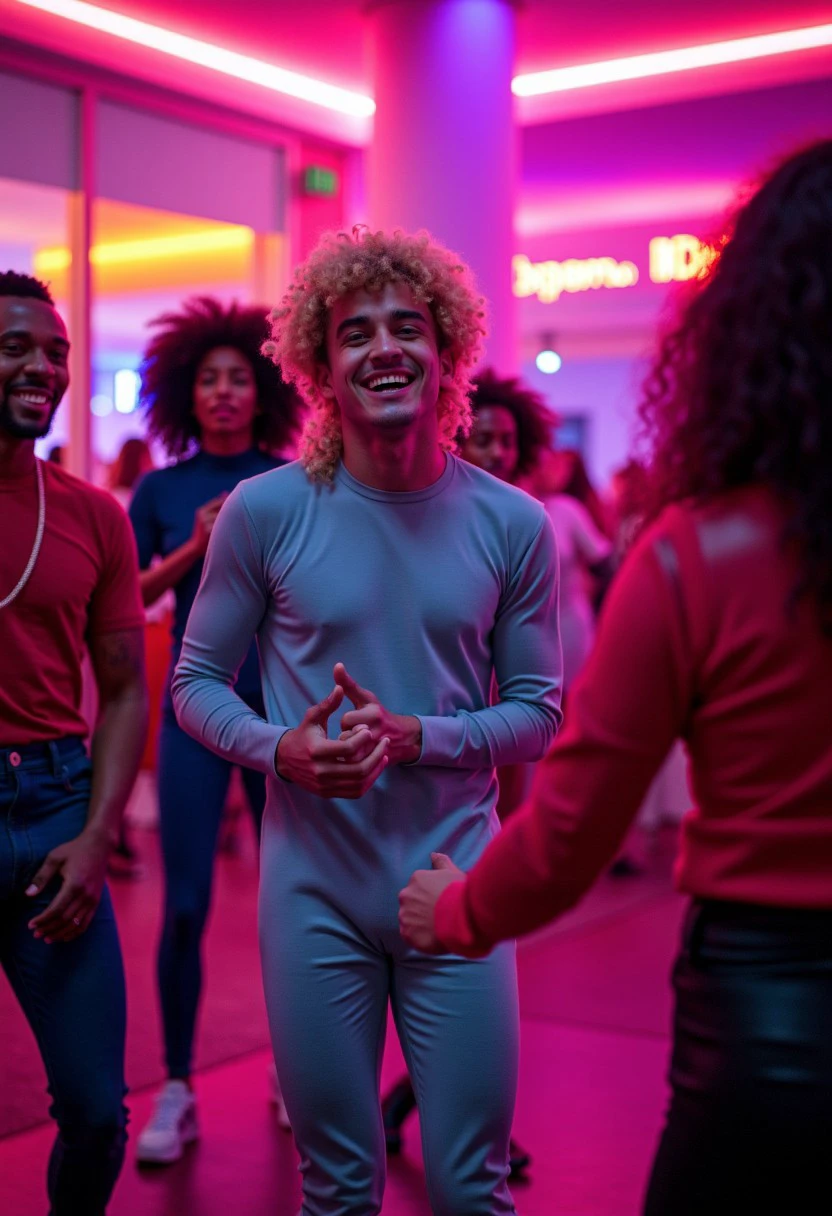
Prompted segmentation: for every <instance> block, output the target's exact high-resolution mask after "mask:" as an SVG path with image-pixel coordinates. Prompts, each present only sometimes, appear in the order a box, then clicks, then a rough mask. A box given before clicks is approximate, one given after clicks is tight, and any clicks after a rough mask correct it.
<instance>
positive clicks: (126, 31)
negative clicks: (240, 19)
mask: <svg viewBox="0 0 832 1216" xmlns="http://www.w3.org/2000/svg"><path fill="white" fill-rule="evenodd" d="M18 3H20V4H25V5H27V6H28V7H29V8H36V9H40V10H41V12H44V13H51V14H52V15H53V16H55V17H64V18H66V20H67V21H75V22H77V23H78V24H79V25H86V26H88V27H89V28H90V29H93V30H100V31H101V32H103V33H105V34H113V35H114V36H115V37H116V38H125V39H127V41H128V42H135V43H138V44H139V45H140V46H146V47H150V48H151V49H152V50H154V51H162V53H163V54H165V55H174V56H176V58H177V59H187V60H188V61H189V62H190V63H198V64H200V65H201V66H202V67H206V68H212V69H213V70H214V71H215V72H223V73H225V75H226V76H236V77H237V78H238V79H239V80H246V81H249V82H250V83H252V84H259V85H262V86H263V87H264V88H266V89H271V90H273V92H275V93H285V94H288V96H289V97H298V98H300V99H301V101H310V102H312V104H313V105H316V106H324V107H325V108H326V109H329V110H336V111H337V112H338V113H340V114H351V115H354V116H356V117H359V118H366V117H369V115H371V114H373V113H375V108H376V104H375V102H374V101H373V99H372V98H371V97H364V96H363V95H362V94H361V93H353V92H352V91H351V90H350V89H341V88H338V86H337V85H333V84H325V83H324V82H323V81H322V80H313V79H312V77H311V76H301V75H300V74H299V73H298V72H290V71H289V70H288V69H286V68H278V67H275V66H274V65H273V64H270V63H265V62H264V61H263V60H262V59H253V58H251V56H249V55H241V54H238V52H236V51H228V50H225V48H223V47H219V46H213V45H212V44H211V43H209V42H202V41H201V40H200V39H198V38H190V37H188V36H187V35H186V34H176V33H174V32H173V31H172V30H166V29H162V28H161V26H158V25H150V24H149V23H148V22H147V21H137V20H136V19H135V18H134V17H125V16H123V15H122V14H121V13H114V12H112V10H111V9H106V8H98V7H97V6H96V5H94V4H86V3H85V2H84V0H18Z"/></svg>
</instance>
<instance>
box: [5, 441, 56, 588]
mask: <svg viewBox="0 0 832 1216" xmlns="http://www.w3.org/2000/svg"><path fill="white" fill-rule="evenodd" d="M35 476H36V478H37V483H38V529H37V532H36V533H35V543H34V545H33V546H32V552H31V553H30V554H29V560H28V562H27V563H26V569H25V570H24V571H23V573H22V574H21V576H20V581H19V582H18V584H17V586H16V587H13V588H12V590H11V591H10V592H9V594H8V595H7V596H6V598H5V599H4V600H0V608H6V607H8V605H9V604H10V603H11V602H12V600H16V599H17V597H18V596H19V595H20V593H21V591H22V590H23V588H24V587H25V586H26V584H27V583H28V581H29V579H30V578H31V576H32V571H33V570H34V568H35V562H36V561H37V560H38V554H39V553H40V546H41V543H42V541H43V530H44V528H45V527H46V495H45V493H44V490H43V469H42V468H41V462H40V461H39V460H38V458H37V457H35Z"/></svg>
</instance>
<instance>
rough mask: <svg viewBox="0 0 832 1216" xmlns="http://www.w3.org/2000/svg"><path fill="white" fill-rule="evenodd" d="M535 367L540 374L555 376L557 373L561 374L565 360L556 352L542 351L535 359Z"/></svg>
mask: <svg viewBox="0 0 832 1216" xmlns="http://www.w3.org/2000/svg"><path fill="white" fill-rule="evenodd" d="M535 365H536V367H537V370H538V371H539V372H545V374H546V375H547V376H553V375H554V374H555V372H559V371H560V369H561V367H562V365H563V359H561V357H560V355H559V354H558V352H557V351H556V350H542V351H540V353H539V354H538V356H537V358H536V359H535Z"/></svg>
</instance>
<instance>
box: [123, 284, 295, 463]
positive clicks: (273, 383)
mask: <svg viewBox="0 0 832 1216" xmlns="http://www.w3.org/2000/svg"><path fill="white" fill-rule="evenodd" d="M267 315H268V309H267V308H265V307H263V308H260V307H256V306H255V307H243V306H242V305H241V304H238V303H236V302H234V303H233V304H230V305H227V306H226V305H225V304H222V303H221V302H220V301H219V300H215V299H213V298H212V297H211V296H196V297H194V298H193V299H191V300H186V301H185V303H184V305H183V306H182V310H181V312H166V313H162V315H161V316H159V317H156V318H155V319H154V320H153V321H151V322H150V325H151V327H153V328H155V329H156V331H157V332H156V333H155V334H154V335H153V337H152V338H151V339H150V342H149V343H148V346H147V349H146V350H145V353H144V358H143V360H142V364H141V367H140V368H139V374H140V376H141V389H140V392H139V401H140V404H141V406H142V408H143V410H144V414H145V417H146V419H147V425H148V430H149V432H150V434H151V435H152V436H153V438H154V439H158V440H159V441H160V442H161V443H162V444H163V446H164V447H165V449H166V451H167V452H168V454H169V455H171V456H176V457H179V456H184V455H185V454H186V453H187V452H188V451H190V450H191V449H192V448H193V447H194V446H195V445H196V444H198V442H199V424H198V423H197V421H196V419H195V418H194V415H193V389H194V381H195V380H196V373H197V368H198V367H199V364H200V363H201V362H202V360H203V359H204V358H205V356H206V355H207V354H208V353H209V352H210V351H212V350H216V349H217V347H218V346H230V347H233V348H234V349H235V350H238V351H240V353H241V354H243V355H245V357H246V358H247V359H248V361H249V363H250V364H251V366H252V370H253V372H254V379H255V382H256V384H257V402H258V405H259V406H260V411H261V412H260V413H258V415H257V416H256V418H255V420H254V442H255V444H256V445H257V447H259V448H262V449H263V450H264V451H270V452H278V451H280V450H281V449H283V448H285V447H286V446H287V445H288V444H289V443H291V441H292V439H293V438H294V437H295V434H296V432H297V430H298V426H299V423H300V417H301V410H302V405H301V401H300V398H299V396H298V394H297V393H296V391H295V390H294V388H292V386H291V385H290V384H287V383H286V382H285V381H284V379H283V377H282V376H281V374H280V369H279V368H278V367H276V366H275V364H274V363H272V362H271V360H269V359H266V358H264V357H263V355H261V353H260V348H261V346H262V345H263V342H264V341H265V340H266V338H267V336H268V332H269V325H268V320H267Z"/></svg>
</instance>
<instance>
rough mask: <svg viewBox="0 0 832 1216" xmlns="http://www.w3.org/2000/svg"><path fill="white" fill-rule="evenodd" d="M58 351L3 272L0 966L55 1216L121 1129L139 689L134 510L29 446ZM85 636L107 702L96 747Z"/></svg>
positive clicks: (102, 1190)
mask: <svg viewBox="0 0 832 1216" xmlns="http://www.w3.org/2000/svg"><path fill="white" fill-rule="evenodd" d="M68 356H69V342H68V339H67V333H66V329H65V327H64V324H63V321H62V320H61V318H60V317H59V316H58V314H57V312H56V311H55V307H54V304H53V301H52V298H51V296H50V294H49V292H48V290H47V289H46V287H44V286H43V284H41V283H39V282H38V281H37V280H36V279H33V278H30V277H29V276H28V275H21V274H16V273H14V272H11V271H9V272H7V273H5V274H0V519H2V521H3V541H2V545H0V824H2V832H0V964H2V966H3V969H4V971H5V972H6V975H7V976H8V979H9V982H10V984H11V986H12V988H13V989H14V992H15V994H16V996H17V998H18V1000H19V1001H20V1004H21V1006H22V1008H23V1011H24V1013H25V1015H26V1017H27V1019H28V1021H29V1024H30V1025H31V1027H32V1030H33V1032H34V1034H35V1037H36V1039H37V1041H38V1046H39V1047H40V1050H41V1054H42V1057H43V1061H44V1065H45V1067H46V1072H47V1076H48V1079H49V1091H50V1094H51V1096H52V1106H51V1108H50V1113H51V1114H52V1116H53V1117H54V1119H55V1120H56V1122H57V1124H58V1135H57V1138H56V1140H55V1145H54V1148H53V1150H52V1156H51V1159H50V1163H49V1172H48V1181H47V1187H48V1191H49V1201H50V1211H51V1216H99V1214H100V1213H104V1212H105V1210H106V1206H107V1202H108V1200H109V1198H110V1194H111V1192H112V1189H113V1187H114V1185H115V1182H116V1179H117V1177H118V1174H119V1170H120V1168H121V1163H122V1161H123V1158H124V1146H125V1143H126V1139H127V1134H126V1111H125V1107H124V1094H125V1086H124V1035H125V1022H126V1017H125V990H124V973H123V969H122V961H121V951H120V947H119V942H118V935H117V932H116V926H115V920H114V918H113V910H112V905H111V903H110V897H109V892H108V891H107V889H106V887H105V876H106V869H107V859H108V856H109V854H110V850H111V848H112V847H113V845H114V844H115V843H116V841H117V839H118V827H119V822H120V819H121V815H122V812H123V810H124V804H125V802H126V801H127V797H128V795H129V793H130V789H131V786H132V784H133V779H134V777H135V775H136V771H137V768H138V765H139V760H140V757H141V752H142V747H143V744H144V736H145V729H146V719H147V694H146V687H145V677H144V653H143V636H144V612H143V609H142V603H141V596H140V594H139V585H138V563H137V561H136V554H135V549H134V543H133V536H132V532H131V530H130V526H129V523H128V521H127V517H126V516H125V515H124V513H123V511H122V510H121V508H120V507H119V505H118V504H117V503H116V501H115V500H114V499H112V498H110V496H109V495H108V494H105V493H104V492H103V491H101V490H97V489H95V488H94V487H92V486H90V485H87V484H86V483H85V482H83V481H79V480H78V479H77V478H75V477H72V476H71V475H70V474H69V473H67V472H65V471H64V470H62V469H61V468H60V467H59V466H58V465H56V464H46V463H43V462H41V461H40V460H37V459H36V457H35V451H34V447H35V440H36V439H39V438H41V437H42V436H43V435H46V434H47V433H48V431H49V428H50V426H51V424H52V419H53V417H54V414H55V411H56V409H57V408H58V405H59V403H60V401H61V398H62V397H63V395H64V393H65V392H66V388H67V385H68V383H69V373H68V366H67V364H68ZM85 649H86V650H87V651H88V652H89V655H90V658H91V661H92V666H93V670H94V672H95V679H96V684H97V687H98V698H99V712H98V721H97V725H96V727H95V730H94V732H93V736H92V746H91V753H90V755H88V753H87V750H86V748H85V747H84V743H83V739H84V736H85V735H86V733H87V726H86V723H85V720H84V717H83V715H82V713H81V689H82V676H81V665H82V659H83V655H84V651H85Z"/></svg>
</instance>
